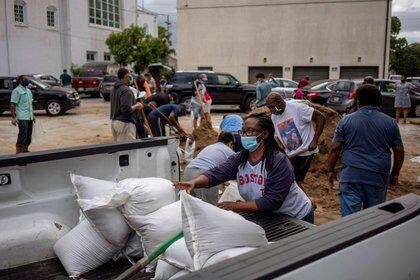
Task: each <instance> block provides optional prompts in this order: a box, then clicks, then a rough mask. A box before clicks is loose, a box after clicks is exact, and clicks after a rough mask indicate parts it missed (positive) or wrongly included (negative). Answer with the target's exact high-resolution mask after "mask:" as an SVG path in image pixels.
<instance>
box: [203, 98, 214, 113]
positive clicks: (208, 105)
mask: <svg viewBox="0 0 420 280" xmlns="http://www.w3.org/2000/svg"><path fill="white" fill-rule="evenodd" d="M211 102H212V100H211V99H210V100H209V101H206V102H205V103H204V106H203V107H204V113H210V110H211Z"/></svg>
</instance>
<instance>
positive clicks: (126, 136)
mask: <svg viewBox="0 0 420 280" xmlns="http://www.w3.org/2000/svg"><path fill="white" fill-rule="evenodd" d="M111 130H112V136H114V141H129V140H135V139H136V125H135V124H134V123H126V122H122V121H111Z"/></svg>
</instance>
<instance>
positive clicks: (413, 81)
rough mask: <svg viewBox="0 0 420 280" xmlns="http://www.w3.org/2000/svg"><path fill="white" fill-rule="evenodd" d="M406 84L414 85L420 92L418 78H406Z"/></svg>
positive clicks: (419, 78) (419, 79)
mask: <svg viewBox="0 0 420 280" xmlns="http://www.w3.org/2000/svg"><path fill="white" fill-rule="evenodd" d="M407 82H409V83H412V84H413V85H415V86H416V87H417V89H419V91H420V77H407Z"/></svg>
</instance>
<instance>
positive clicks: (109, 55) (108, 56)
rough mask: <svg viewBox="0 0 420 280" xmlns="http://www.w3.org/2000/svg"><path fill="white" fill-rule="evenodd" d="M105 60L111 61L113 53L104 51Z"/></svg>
mask: <svg viewBox="0 0 420 280" xmlns="http://www.w3.org/2000/svg"><path fill="white" fill-rule="evenodd" d="M104 61H111V54H110V53H104Z"/></svg>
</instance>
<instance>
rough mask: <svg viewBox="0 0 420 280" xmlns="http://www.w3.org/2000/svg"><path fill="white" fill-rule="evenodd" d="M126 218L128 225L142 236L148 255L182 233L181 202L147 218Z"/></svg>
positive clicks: (132, 216)
mask: <svg viewBox="0 0 420 280" xmlns="http://www.w3.org/2000/svg"><path fill="white" fill-rule="evenodd" d="M125 217H126V219H127V222H128V224H129V225H130V226H131V227H132V228H133V229H134V230H135V231H136V232H137V233H138V234H139V235H140V236H141V241H142V244H143V248H144V252H145V254H146V255H150V253H152V252H153V251H154V250H155V249H157V247H159V245H161V244H163V243H164V242H166V241H168V240H169V239H170V238H171V237H173V236H174V235H175V234H177V233H178V232H180V231H182V219H181V202H180V201H177V202H175V203H172V204H170V205H167V206H164V207H162V208H160V209H159V210H157V211H155V212H153V213H150V214H148V215H145V216H140V215H125Z"/></svg>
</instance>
